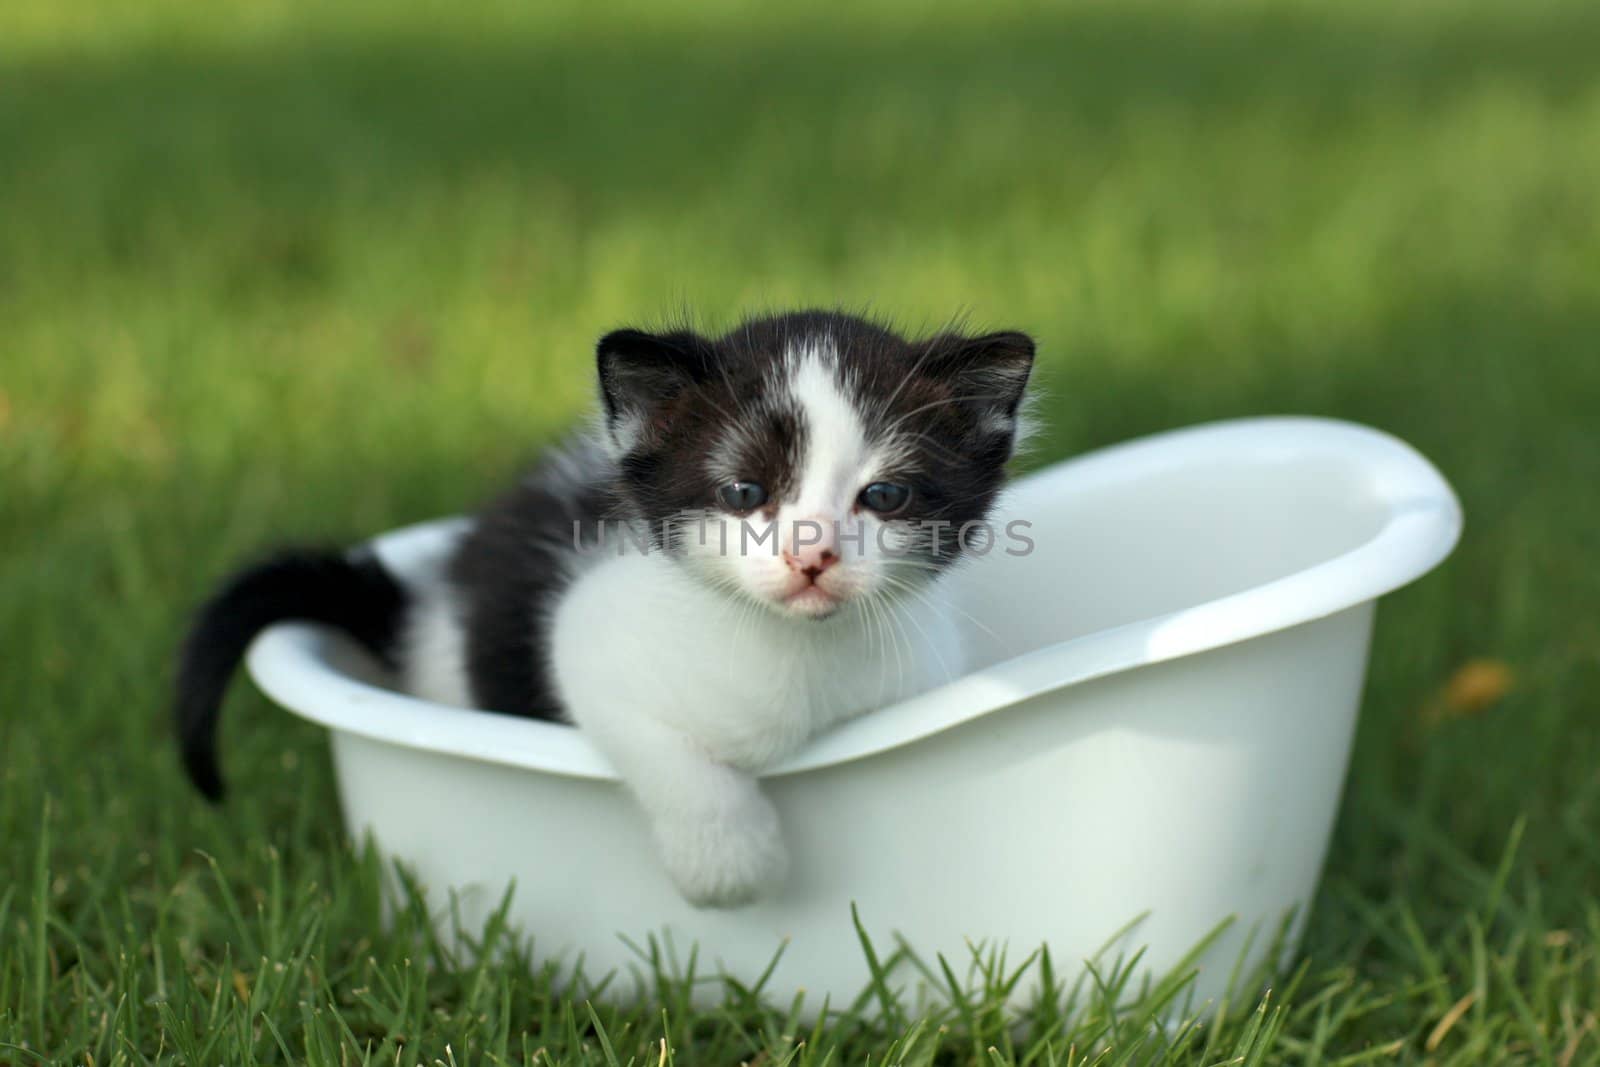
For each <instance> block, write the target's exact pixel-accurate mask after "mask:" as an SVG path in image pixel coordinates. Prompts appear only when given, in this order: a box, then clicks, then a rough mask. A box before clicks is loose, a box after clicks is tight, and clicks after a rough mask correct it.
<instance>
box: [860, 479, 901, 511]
mask: <svg viewBox="0 0 1600 1067" xmlns="http://www.w3.org/2000/svg"><path fill="white" fill-rule="evenodd" d="M910 499H911V487H910V486H905V485H900V484H898V483H896V482H873V483H872V484H871V485H869V486H867V487H866V488H865V489H863V490H861V495H860V496H858V497H856V500H857V501H859V502H860V504H861V506H862V507H864V508H866V509H867V510H868V511H876V512H877V513H878V514H879V515H893V514H894V513H895V512H897V511H899V510H900V509H901V508H903V507H905V506H906V501H907V500H910Z"/></svg>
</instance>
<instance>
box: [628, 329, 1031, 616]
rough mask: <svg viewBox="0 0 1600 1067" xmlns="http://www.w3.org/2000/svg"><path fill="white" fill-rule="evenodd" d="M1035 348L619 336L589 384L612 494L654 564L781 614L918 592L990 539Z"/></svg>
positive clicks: (879, 339) (863, 335) (941, 341)
mask: <svg viewBox="0 0 1600 1067" xmlns="http://www.w3.org/2000/svg"><path fill="white" fill-rule="evenodd" d="M1033 349H1034V346H1033V341H1032V340H1031V339H1030V338H1028V337H1027V336H1026V335H1025V334H1021V333H1013V332H1007V333H989V334H983V335H980V336H964V335H960V334H955V333H944V334H940V335H938V336H935V337H931V338H928V339H926V340H921V341H909V340H906V339H905V338H902V337H900V336H898V335H896V334H895V333H893V332H891V331H890V330H888V329H886V328H884V327H882V326H879V325H876V324H873V323H870V322H867V321H864V320H862V319H859V318H855V317H853V316H849V315H844V314H838V313H828V312H801V313H796V314H789V315H778V316H773V317H769V318H760V319H753V320H750V321H748V322H745V323H744V324H742V325H740V326H738V327H737V328H735V329H733V330H731V331H729V332H728V333H727V334H725V335H723V336H721V337H717V338H708V337H703V336H700V335H699V334H696V333H694V332H691V331H687V330H680V331H674V332H668V333H646V332H643V331H639V330H618V331H616V332H614V333H610V334H607V335H606V336H605V337H604V338H602V339H601V340H600V344H599V372H600V386H601V394H602V400H603V403H604V407H605V422H606V433H607V435H608V437H609V440H610V445H611V447H612V449H613V451H614V454H615V456H616V458H617V460H618V467H619V470H620V472H621V486H620V489H621V493H622V495H623V497H624V499H625V500H626V501H627V503H628V505H629V506H630V509H631V510H632V511H633V513H634V517H635V518H636V519H638V520H641V521H643V522H644V523H645V524H646V525H647V527H648V529H649V530H650V531H651V534H652V537H653V539H654V541H655V544H656V545H657V546H658V547H659V548H660V549H662V550H664V551H667V552H669V553H671V554H672V555H673V556H674V557H675V558H677V559H678V560H680V561H681V562H682V563H683V564H684V565H685V566H688V567H690V568H691V569H692V570H693V571H694V572H695V573H696V574H698V575H699V576H701V577H702V578H703V579H704V580H706V581H709V582H711V583H713V584H716V585H719V586H721V587H724V588H726V589H728V590H730V591H735V592H737V593H739V594H742V595H745V596H748V597H752V598H754V599H755V600H757V601H759V602H761V603H763V604H765V605H768V606H769V607H771V608H773V609H774V610H776V611H779V612H781V613H784V614H787V615H792V616H796V617H805V618H825V617H827V616H830V615H832V614H834V612H835V611H836V610H837V609H839V608H840V607H841V606H843V605H845V604H848V603H850V602H852V601H857V600H861V599H863V598H868V597H873V596H896V595H900V594H905V593H912V592H913V591H914V590H915V589H916V588H917V587H918V586H919V585H920V584H921V583H923V582H926V581H928V580H929V579H930V578H931V577H932V576H934V575H936V574H937V573H938V572H939V571H940V570H942V569H943V568H945V567H947V566H949V565H950V564H951V563H953V562H954V561H955V560H956V559H958V558H959V557H960V556H961V554H962V552H963V551H964V550H965V547H977V543H976V541H975V538H979V537H982V536H987V535H986V534H985V531H984V530H983V528H982V527H981V524H982V523H983V521H984V520H985V518H986V517H987V515H988V513H989V508H990V506H991V504H992V503H993V501H994V497H995V493H996V492H997V491H998V489H999V488H1000V485H1001V483H1002V481H1003V478H1004V468H1005V464H1006V461H1007V460H1008V459H1009V458H1010V457H1011V453H1012V450H1013V448H1014V447H1015V444H1016V439H1017V433H1018V417H1019V415H1018V409H1019V407H1020V405H1021V402H1022V396H1023V390H1024V388H1025V387H1026V385H1027V382H1028V374H1029V371H1030V370H1031V368H1032V366H1033ZM963 531H965V533H963ZM964 544H965V547H964Z"/></svg>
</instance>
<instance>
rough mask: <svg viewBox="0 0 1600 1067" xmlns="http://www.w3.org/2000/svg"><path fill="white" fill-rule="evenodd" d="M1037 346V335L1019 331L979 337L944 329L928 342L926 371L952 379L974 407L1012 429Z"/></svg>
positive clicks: (926, 372) (937, 376)
mask: <svg viewBox="0 0 1600 1067" xmlns="http://www.w3.org/2000/svg"><path fill="white" fill-rule="evenodd" d="M1033 351H1034V345H1033V338H1031V337H1029V336H1028V335H1027V334H1025V333H1019V332H1017V331H1016V330H1005V331H1002V332H1000V333H986V334H983V335H982V336H979V337H962V336H958V335H956V334H944V335H942V336H939V337H935V338H933V339H932V340H930V341H929V342H928V350H927V356H926V358H925V359H924V361H923V364H922V373H924V374H926V375H928V376H929V377H935V378H945V379H948V380H950V381H952V382H953V383H954V384H955V387H956V389H957V391H958V393H959V395H960V396H962V397H965V398H966V402H967V403H969V404H971V405H972V406H973V409H974V410H977V411H979V412H982V413H984V414H986V415H988V416H989V417H990V420H991V421H993V422H994V423H996V424H1005V426H1006V428H1011V427H1014V426H1015V423H1016V418H1017V408H1018V406H1019V405H1020V404H1021V403H1022V393H1023V390H1024V389H1026V388H1027V387H1028V375H1029V374H1030V373H1031V372H1032V371H1033Z"/></svg>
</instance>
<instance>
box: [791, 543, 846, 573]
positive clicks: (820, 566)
mask: <svg viewBox="0 0 1600 1067" xmlns="http://www.w3.org/2000/svg"><path fill="white" fill-rule="evenodd" d="M783 561H784V562H785V563H787V564H788V565H789V569H790V570H793V571H799V572H800V573H801V574H803V575H805V576H806V577H807V578H809V579H811V580H812V581H813V582H814V581H816V580H817V578H818V577H820V576H821V574H822V572H823V571H825V570H827V569H828V568H829V567H831V566H833V565H834V564H835V563H837V562H839V554H838V553H837V552H835V551H834V550H833V549H832V548H828V547H824V546H822V545H807V546H806V547H804V548H798V549H795V550H794V551H793V552H785V553H784V554H783Z"/></svg>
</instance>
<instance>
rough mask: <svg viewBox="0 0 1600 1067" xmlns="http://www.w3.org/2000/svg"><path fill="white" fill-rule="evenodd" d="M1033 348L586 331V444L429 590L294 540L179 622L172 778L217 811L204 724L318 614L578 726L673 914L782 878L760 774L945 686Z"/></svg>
mask: <svg viewBox="0 0 1600 1067" xmlns="http://www.w3.org/2000/svg"><path fill="white" fill-rule="evenodd" d="M1033 352H1034V345H1033V342H1032V341H1031V340H1030V339H1029V338H1028V337H1027V336H1025V335H1023V334H1020V333H1013V332H1007V333H991V334H985V335H982V336H962V335H958V334H954V333H946V334H941V335H939V336H936V337H933V338H930V339H927V340H922V341H910V340H906V339H904V338H902V337H900V336H898V335H896V334H895V333H893V332H891V331H890V330H888V329H886V328H884V327H883V326H880V325H877V324H874V323H871V322H868V321H865V320H863V319H860V318H856V317H853V316H849V315H844V314H840V313H831V312H814V311H813V312H801V313H795V314H786V315H777V316H772V317H765V318H756V319H751V320H749V321H747V322H745V323H743V324H742V325H740V326H738V327H736V328H735V329H733V330H731V331H729V332H728V333H726V334H725V335H723V336H721V337H718V338H707V337H703V336H699V335H697V334H695V333H692V332H689V331H674V332H668V333H659V334H652V333H646V332H642V331H639V330H618V331H616V332H614V333H610V334H607V335H606V336H605V337H604V338H602V339H601V341H600V343H599V346H598V370H599V384H600V399H601V406H602V412H601V416H600V418H599V419H598V421H597V424H596V426H595V427H594V428H593V429H592V430H591V431H590V432H588V433H586V434H584V435H581V436H580V437H578V438H577V439H575V440H574V441H573V442H572V443H570V444H569V445H568V446H567V447H565V448H563V449H561V450H559V451H557V452H555V453H553V454H552V455H550V456H548V457H547V458H546V459H545V460H544V462H543V463H542V464H541V465H539V466H538V467H537V468H536V469H535V470H534V471H533V472H532V473H531V474H529V475H528V476H527V477H526V478H525V479H524V480H523V481H522V482H521V483H519V484H518V485H516V486H515V487H514V488H513V489H512V490H511V491H510V492H509V493H508V494H507V495H505V496H504V497H503V498H501V499H500V500H498V501H496V502H494V503H492V504H490V505H489V506H488V508H487V509H485V510H484V511H483V512H482V513H481V514H480V515H479V516H478V517H477V518H476V519H475V520H474V521H473V523H472V524H471V526H470V527H469V529H468V530H467V532H466V533H464V534H463V535H462V537H461V538H460V540H459V541H458V542H457V543H456V545H455V547H454V548H453V549H452V550H451V556H450V558H449V559H448V561H447V562H446V563H445V566H444V567H443V569H442V573H441V574H440V576H439V577H438V579H437V580H434V581H423V582H418V581H412V582H411V583H410V584H409V585H405V586H402V584H401V583H400V582H399V581H398V580H397V579H396V578H395V577H394V576H392V575H390V574H389V573H388V572H387V571H386V570H385V569H384V568H383V566H382V564H381V563H380V562H379V561H378V560H377V559H376V558H375V557H374V556H373V555H372V554H371V553H363V552H356V553H352V554H340V553H332V552H314V551H294V552H289V553H286V554H283V555H280V556H278V557H276V558H273V559H269V560H267V561H266V562H264V563H262V564H260V565H258V566H256V567H253V568H251V569H249V570H246V571H244V572H242V573H241V574H239V575H238V576H236V577H234V578H233V579H232V580H231V581H230V582H229V583H228V584H227V585H225V586H224V587H223V589H222V590H221V591H220V592H219V593H218V594H217V595H216V596H215V597H214V598H213V599H212V600H211V601H210V602H209V603H208V604H207V605H206V606H205V607H204V608H203V609H202V611H201V612H200V615H199V618H198V620H197V622H196V624H195V627H194V630H193V632H192V633H191V634H190V635H189V638H188V641H187V643H186V644H185V647H184V651H183V656H182V662H181V665H180V671H179V676H178V699H177V708H176V710H177V722H178V729H179V736H180V738H181V741H182V746H183V755H184V760H185V764H186V766H187V769H188V771H189V774H190V776H191V778H192V779H193V780H194V782H195V783H196V785H197V786H198V787H199V788H200V790H201V791H202V792H204V793H205V794H206V795H207V796H209V797H212V798H213V799H215V798H218V797H220V796H221V793H222V782H221V778H220V775H219V772H218V768H217V763H216V756H215V731H216V720H217V716H218V712H219V707H220V704H221V700H222V696H223V693H224V690H225V688H226V685H227V681H228V678H229V676H230V675H231V673H232V671H233V669H234V667H235V666H236V665H237V663H238V660H239V658H240V657H241V656H242V655H243V653H244V651H245V648H246V646H247V645H248V643H249V641H250V640H251V638H253V637H254V635H255V634H256V633H257V632H258V631H260V630H261V629H262V628H263V627H265V626H267V625H269V624H271V623H273V622H275V621H278V620H280V619H290V618H298V619H309V620H313V621H318V622H323V623H329V624H332V625H334V626H337V627H340V628H342V629H344V630H346V631H348V632H349V633H351V634H352V635H354V636H355V637H356V638H357V639H359V640H360V641H361V642H362V643H363V644H365V645H366V646H367V647H368V648H369V649H371V650H372V651H373V652H374V653H376V654H378V655H379V656H381V657H383V658H384V659H386V660H387V661H388V662H389V663H390V664H391V665H392V666H393V667H394V668H395V669H396V671H397V673H398V676H399V678H400V679H401V680H402V683H403V686H404V688H405V689H406V690H407V691H409V692H411V693H413V694H414V695H416V696H419V697H422V698H424V699H428V700H433V701H438V702H441V703H447V704H455V705H461V706H467V707H477V708H485V709H489V710H493V711H499V712H505V713H508V714H513V715H523V716H531V717H537V718H547V719H557V720H562V721H569V722H571V723H573V724H575V725H576V726H577V727H578V728H579V729H581V730H583V731H584V732H585V734H586V735H587V736H588V737H589V738H590V739H591V740H592V741H593V743H594V744H595V746H596V747H597V748H599V749H600V750H601V751H602V752H603V753H604V754H605V755H606V756H607V757H608V758H609V759H610V761H611V762H612V764H613V765H614V766H615V768H616V769H617V771H618V772H619V773H620V774H621V776H622V778H623V779H624V780H625V781H626V782H627V784H628V786H629V788H630V789H631V790H632V791H633V793H634V795H635V796H636V797H637V799H638V801H639V803H640V805H641V806H642V808H643V809H644V811H645V813H646V815H647V816H648V817H649V819H650V822H651V825H652V828H653V830H654V836H655V840H656V842H657V845H658V847H659V850H660V855H661V858H662V860H663V861H664V863H665V865H666V867H667V869H668V871H669V872H670V873H671V875H672V877H673V879H674V880H675V882H676V883H677V885H678V887H679V888H680V890H681V891H682V892H683V894H684V896H685V897H686V898H687V899H688V900H689V901H691V902H692V903H694V904H697V905H702V906H732V905H736V904H740V903H743V902H746V901H748V900H750V899H752V898H753V897H755V896H756V895H758V894H759V893H760V892H761V891H763V890H764V889H766V888H769V887H771V886H772V885H774V884H775V883H777V882H778V881H779V880H780V879H781V878H782V875H783V871H784V868H785V863H786V859H785V850H784V845H783V840H782V837H781V834H780V831H779V825H778V819H777V815H776V813H775V812H774V810H773V807H772V805H771V804H770V803H769V802H768V800H767V799H766V797H765V796H764V795H763V794H762V792H761V789H760V786H759V785H758V783H757V779H756V776H757V775H758V774H759V773H760V772H761V771H762V770H763V769H765V768H770V767H771V766H773V765H774V764H775V763H777V762H778V761H780V760H782V759H783V758H785V757H786V756H788V755H790V754H792V753H793V752H795V751H796V750H797V749H798V748H799V747H800V746H802V745H803V744H804V743H805V742H806V741H807V740H808V739H809V738H811V737H813V736H815V735H816V734H817V733H818V732H819V731H822V730H825V729H827V728H828V727H829V726H831V725H834V724H836V723H838V722H841V721H842V720H844V719H847V718H849V717H851V716H854V715H857V714H860V713H861V712H864V711H866V710H868V709H870V708H873V707H877V706H880V705H884V704H888V703H891V702H893V701H896V700H899V699H902V698H904V697H907V696H910V695H912V694H914V693H916V692H919V691H921V690H924V689H927V688H930V687H932V686H934V685H937V684H939V683H941V682H943V681H946V680H948V679H950V678H953V677H955V676H956V675H958V674H960V673H961V669H962V665H961V651H962V650H961V642H960V640H959V638H958V635H957V632H956V627H955V624H954V622H953V620H952V614H953V609H952V608H949V607H948V606H947V605H946V604H945V603H944V602H943V600H942V595H941V589H940V585H939V583H938V581H937V578H938V576H939V575H940V573H941V572H942V571H943V570H945V569H946V568H948V567H949V566H950V565H952V564H953V563H955V562H956V561H957V560H959V559H960V558H961V555H962V551H963V541H964V537H963V530H964V529H968V530H970V526H969V524H972V523H981V522H982V521H983V520H984V519H985V517H986V516H987V515H988V513H989V509H990V507H991V504H992V502H993V500H994V498H995V495H996V493H997V492H998V490H999V488H1000V486H1001V483H1002V481H1003V478H1004V469H1005V465H1006V462H1007V460H1008V459H1009V458H1010V457H1011V454H1012V451H1013V449H1014V447H1015V444H1016V440H1017V435H1018V419H1019V408H1020V406H1021V402H1022V398H1023V391H1024V388H1025V386H1026V385H1027V381H1028V376H1029V373H1030V371H1031V368H1032V364H1033Z"/></svg>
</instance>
